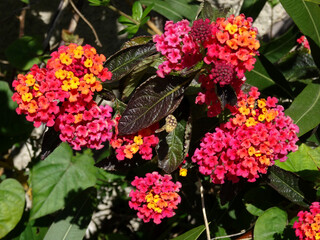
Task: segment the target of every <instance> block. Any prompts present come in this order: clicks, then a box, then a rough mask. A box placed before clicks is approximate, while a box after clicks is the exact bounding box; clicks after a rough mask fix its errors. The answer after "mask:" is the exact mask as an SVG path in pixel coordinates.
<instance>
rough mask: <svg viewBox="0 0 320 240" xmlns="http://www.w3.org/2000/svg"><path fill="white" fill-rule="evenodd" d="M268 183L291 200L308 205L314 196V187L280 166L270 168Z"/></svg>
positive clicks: (300, 204) (301, 204)
mask: <svg viewBox="0 0 320 240" xmlns="http://www.w3.org/2000/svg"><path fill="white" fill-rule="evenodd" d="M267 178H268V184H269V185H270V186H271V187H272V188H273V189H275V190H276V191H277V192H278V193H280V194H281V195H282V196H284V197H285V198H287V199H289V200H290V201H291V202H293V203H295V204H297V205H299V206H302V207H308V206H309V203H310V201H309V200H308V199H307V197H308V198H309V197H311V198H312V197H313V195H314V189H313V188H312V186H309V185H308V184H307V183H306V182H304V181H303V180H302V179H301V178H299V177H298V176H297V175H296V174H294V173H292V172H287V171H285V170H283V169H281V168H279V167H276V166H272V167H271V168H269V174H268V176H267Z"/></svg>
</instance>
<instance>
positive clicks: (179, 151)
mask: <svg viewBox="0 0 320 240" xmlns="http://www.w3.org/2000/svg"><path fill="white" fill-rule="evenodd" d="M186 124H187V122H186V121H185V120H181V121H179V122H178V123H177V126H176V128H175V129H174V130H173V131H172V132H170V133H168V134H167V136H166V137H165V141H163V140H162V141H160V143H159V148H158V149H157V153H158V158H159V162H158V163H159V167H160V168H161V169H163V170H164V171H165V172H166V173H171V172H173V171H174V170H176V169H177V168H178V167H179V165H180V164H181V163H182V162H183V160H184V157H185V154H184V135H185V129H186Z"/></svg>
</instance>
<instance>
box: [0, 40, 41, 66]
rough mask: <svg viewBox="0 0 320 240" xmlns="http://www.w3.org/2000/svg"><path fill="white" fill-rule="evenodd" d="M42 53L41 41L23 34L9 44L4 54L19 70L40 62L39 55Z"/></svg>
mask: <svg viewBox="0 0 320 240" xmlns="http://www.w3.org/2000/svg"><path fill="white" fill-rule="evenodd" d="M42 53H43V50H42V45H41V42H40V41H39V40H38V39H37V38H35V37H31V36H23V37H21V38H19V39H17V40H15V41H14V42H13V43H11V44H10V45H9V47H8V48H7V49H6V51H5V55H6V57H7V58H8V60H9V62H10V63H11V64H12V65H13V66H14V67H16V68H18V69H20V70H28V69H30V68H31V67H32V66H33V65H34V64H38V63H40V62H41V59H40V58H39V55H41V54H42Z"/></svg>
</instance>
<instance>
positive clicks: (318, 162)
mask: <svg viewBox="0 0 320 240" xmlns="http://www.w3.org/2000/svg"><path fill="white" fill-rule="evenodd" d="M276 165H277V166H278V167H280V168H282V169H284V170H286V171H290V172H294V173H296V174H298V175H299V176H301V177H302V178H303V179H305V180H308V181H311V182H317V183H318V182H320V172H319V169H320V147H317V148H311V147H308V146H307V145H306V144H301V145H300V147H299V150H298V151H296V152H293V153H290V154H289V155H288V159H287V160H286V161H285V162H277V163H276Z"/></svg>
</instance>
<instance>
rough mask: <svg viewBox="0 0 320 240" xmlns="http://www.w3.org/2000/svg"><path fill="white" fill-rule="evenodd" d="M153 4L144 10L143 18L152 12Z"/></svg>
mask: <svg viewBox="0 0 320 240" xmlns="http://www.w3.org/2000/svg"><path fill="white" fill-rule="evenodd" d="M153 6H154V5H153V4H151V5H149V6H148V7H147V8H146V9H145V10H144V11H143V14H142V17H141V18H142V19H144V18H145V17H146V16H147V15H148V14H149V13H150V12H151V10H152V9H153Z"/></svg>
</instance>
